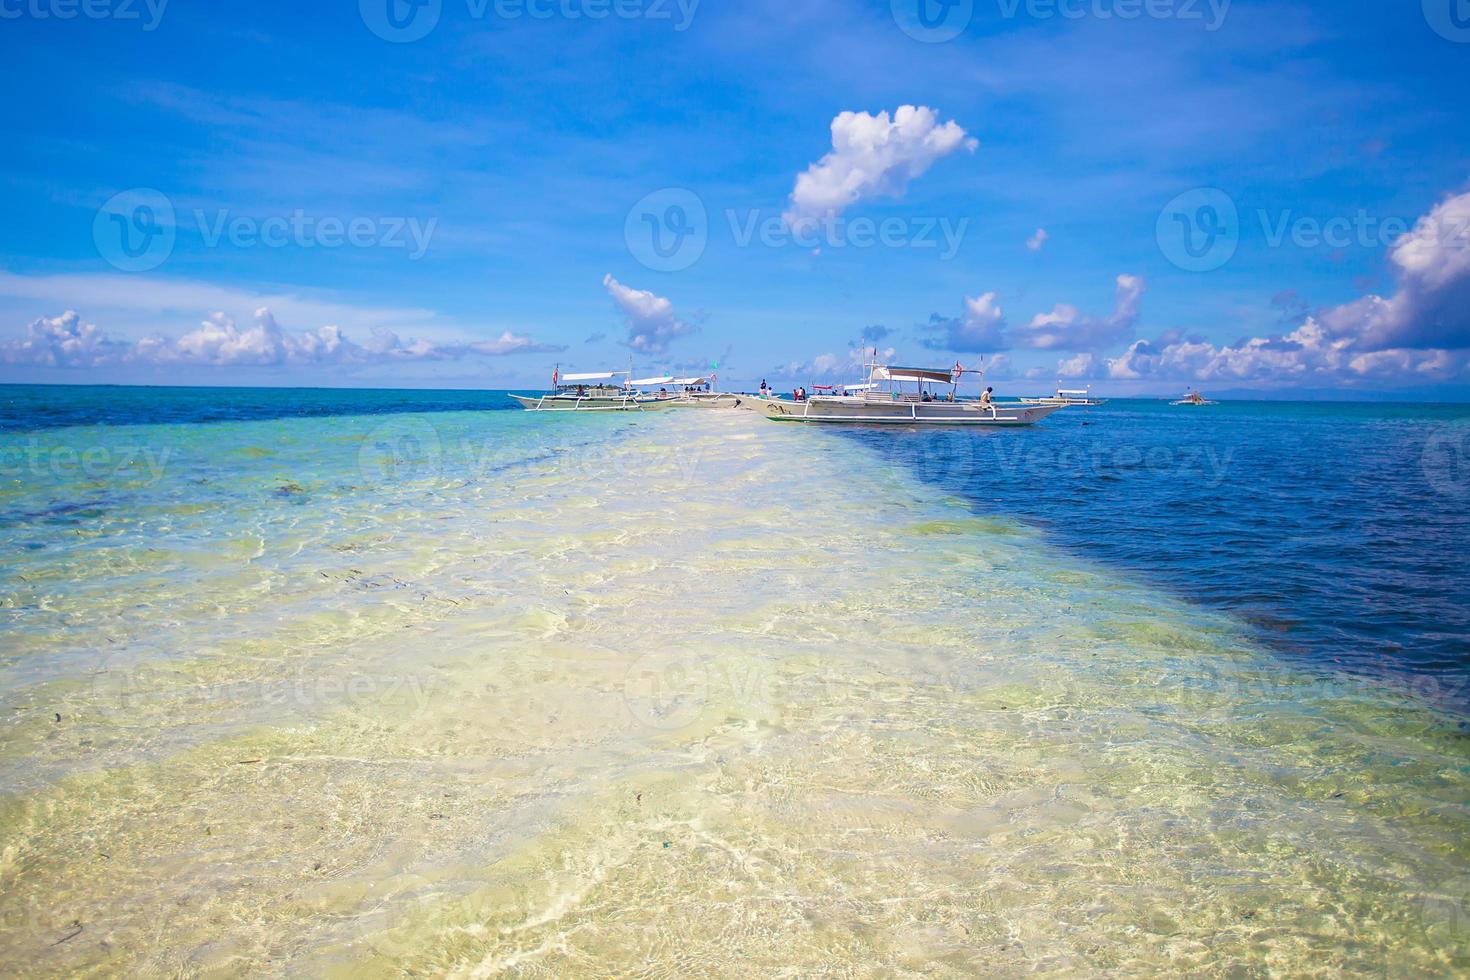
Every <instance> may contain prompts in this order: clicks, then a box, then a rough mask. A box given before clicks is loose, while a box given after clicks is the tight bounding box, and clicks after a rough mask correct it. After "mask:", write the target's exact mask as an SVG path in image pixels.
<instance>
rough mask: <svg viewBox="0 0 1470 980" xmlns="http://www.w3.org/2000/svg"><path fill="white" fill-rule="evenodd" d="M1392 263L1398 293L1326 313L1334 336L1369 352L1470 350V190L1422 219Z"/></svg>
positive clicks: (1390, 256) (1392, 253)
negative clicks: (1435, 349)
mask: <svg viewBox="0 0 1470 980" xmlns="http://www.w3.org/2000/svg"><path fill="white" fill-rule="evenodd" d="M1388 259H1389V262H1390V264H1391V265H1392V266H1393V267H1394V279H1395V281H1396V283H1397V285H1398V290H1397V291H1396V292H1395V293H1394V294H1393V295H1392V296H1389V297H1386V298H1385V297H1382V296H1374V295H1369V296H1364V297H1362V298H1361V299H1358V300H1354V301H1353V302H1351V303H1345V304H1343V305H1342V306H1337V307H1333V308H1331V309H1328V310H1323V311H1322V312H1321V313H1319V314H1318V319H1319V320H1320V321H1321V323H1322V325H1323V326H1324V327H1325V328H1326V330H1327V331H1328V333H1330V334H1331V335H1332V336H1334V337H1347V338H1350V339H1351V340H1352V343H1353V346H1354V347H1356V348H1358V349H1360V350H1364V351H1380V350H1388V349H1392V348H1398V347H1403V348H1416V349H1427V348H1434V347H1439V348H1448V349H1451V350H1456V349H1461V348H1466V347H1470V191H1467V192H1465V193H1462V194H1459V195H1455V196H1453V197H1448V198H1446V199H1445V200H1443V201H1441V202H1440V203H1439V204H1437V205H1436V206H1435V207H1434V208H1433V209H1431V210H1430V212H1429V213H1428V214H1426V215H1423V216H1421V217H1420V218H1419V220H1418V222H1417V223H1416V224H1415V225H1414V228H1413V229H1412V230H1411V231H1409V232H1406V233H1405V234H1404V235H1402V236H1400V237H1399V239H1398V241H1396V242H1394V244H1393V247H1392V248H1391V249H1390V250H1389V253H1388Z"/></svg>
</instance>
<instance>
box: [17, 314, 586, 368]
mask: <svg viewBox="0 0 1470 980" xmlns="http://www.w3.org/2000/svg"><path fill="white" fill-rule="evenodd" d="M561 350H565V348H564V347H558V346H556V345H553V344H539V343H536V342H535V341H533V340H531V338H529V337H524V336H520V335H518V334H514V333H511V332H510V331H508V330H507V331H504V332H502V333H501V335H500V336H499V337H497V338H495V339H494V340H484V341H467V342H463V343H431V342H429V341H424V340H408V341H405V340H403V339H401V338H400V337H399V336H398V335H397V334H396V333H394V332H393V331H391V330H388V329H386V328H376V329H374V330H373V331H372V333H371V336H369V337H368V338H367V340H366V341H365V342H363V343H361V344H359V343H356V342H354V341H353V340H351V339H349V338H348V337H347V336H346V334H344V333H343V332H342V330H341V329H340V328H339V327H336V326H323V327H319V328H317V329H316V330H307V331H299V332H298V331H289V330H285V329H283V328H282V327H281V325H280V324H278V323H277V322H276V318H275V316H274V315H272V313H271V311H270V310H269V309H267V308H265V307H262V308H261V309H258V310H256V311H255V318H254V323H252V324H251V325H249V326H247V327H243V328H242V327H239V326H237V325H236V323H235V320H234V319H233V318H232V317H229V316H226V315H225V314H224V313H211V314H210V315H209V316H208V317H206V318H205V319H204V321H203V322H202V323H200V325H199V326H198V327H197V328H196V329H194V330H191V331H189V332H188V333H185V334H183V335H181V336H178V337H173V338H170V337H165V336H162V335H157V334H155V335H152V336H148V337H143V338H142V339H139V340H122V339H115V338H112V337H109V336H108V334H107V333H106V332H105V331H104V330H102V329H101V328H99V327H97V326H96V325H94V324H91V323H86V322H84V321H83V320H82V318H81V316H80V315H79V314H78V313H76V312H75V311H71V310H68V311H67V312H65V313H63V314H61V315H60V316H56V317H43V318H41V319H38V320H35V321H33V322H32V323H31V324H30V326H29V327H27V328H26V335H25V337H24V338H22V339H20V340H10V341H3V342H0V364H10V365H18V366H29V367H49V368H93V367H105V366H110V365H138V366H145V367H146V366H155V367H156V366H165V365H175V364H178V365H202V366H209V367H301V366H310V365H318V366H319V365H368V364H381V363H390V362H401V361H434V360H457V359H459V358H462V357H468V356H472V355H479V356H483V357H501V356H504V355H507V354H536V353H549V352H554V351H561Z"/></svg>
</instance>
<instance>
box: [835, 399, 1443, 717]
mask: <svg viewBox="0 0 1470 980" xmlns="http://www.w3.org/2000/svg"><path fill="white" fill-rule="evenodd" d="M840 431H841V437H842V438H845V439H851V440H854V441H856V442H860V443H862V444H864V445H867V446H869V447H871V448H873V449H875V450H877V451H878V452H880V453H881V454H883V455H884V456H885V457H887V458H888V459H890V460H892V461H894V462H896V463H898V464H899V465H902V466H904V467H905V468H909V469H912V470H914V471H916V472H918V473H920V474H921V475H922V476H923V477H924V478H925V479H926V480H928V481H930V482H932V483H933V485H934V486H935V488H936V491H942V492H948V493H952V494H956V495H959V496H962V497H964V498H966V499H968V500H969V501H970V502H971V504H972V506H973V507H974V508H975V509H976V510H977V511H979V512H983V513H986V514H999V515H1006V516H1010V517H1014V518H1017V519H1020V520H1022V521H1025V522H1027V523H1029V524H1032V525H1035V526H1038V527H1040V528H1042V529H1044V531H1045V532H1046V533H1047V535H1048V537H1049V538H1050V539H1051V540H1052V541H1053V542H1055V543H1056V544H1058V545H1060V546H1062V547H1063V548H1065V549H1068V550H1070V551H1072V552H1073V553H1075V554H1077V555H1078V556H1080V557H1085V558H1086V559H1088V560H1089V561H1093V562H1099V563H1102V564H1104V565H1108V566H1113V567H1117V568H1121V569H1124V570H1126V571H1127V572H1128V573H1129V574H1130V575H1131V576H1133V577H1135V578H1144V579H1147V580H1149V581H1150V582H1152V583H1154V584H1156V585H1158V586H1160V587H1161V588H1163V589H1165V590H1167V591H1170V592H1172V593H1174V594H1176V595H1180V596H1183V597H1185V598H1187V599H1190V600H1192V601H1196V602H1200V603H1204V604H1207V605H1209V606H1212V607H1214V608H1217V609H1222V610H1225V611H1227V612H1228V613H1230V614H1232V615H1233V616H1235V617H1237V618H1239V619H1241V620H1244V621H1246V622H1248V623H1250V624H1251V625H1252V626H1253V627H1254V628H1255V629H1256V631H1257V633H1258V635H1259V637H1260V638H1261V639H1262V640H1263V641H1264V642H1266V643H1267V644H1269V645H1270V646H1271V647H1272V648H1273V649H1275V650H1278V651H1280V652H1281V653H1282V654H1283V655H1284V656H1289V657H1302V658H1305V659H1308V660H1311V661H1314V662H1318V663H1324V664H1333V665H1336V666H1339V667H1342V668H1345V669H1349V670H1354V671H1367V672H1372V673H1375V674H1384V673H1387V674H1393V675H1399V676H1404V675H1408V676H1410V677H1415V678H1417V680H1416V683H1418V685H1419V686H1420V687H1421V688H1422V689H1424V690H1425V691H1426V693H1433V694H1436V695H1438V696H1440V697H1443V698H1445V699H1447V700H1449V701H1453V702H1459V703H1461V704H1464V703H1465V702H1466V701H1467V694H1470V406H1466V405H1394V404H1364V403H1347V404H1344V403H1325V402H1312V403H1305V402H1235V403H1222V404H1219V405H1215V406H1207V407H1201V408H1195V407H1183V406H1179V407H1176V406H1171V405H1169V404H1168V403H1167V402H1163V401H1142V400H1116V401H1112V402H1110V403H1109V404H1107V405H1105V406H1102V407H1099V408H1092V409H1080V408H1069V409H1065V410H1063V411H1061V412H1059V413H1057V414H1055V415H1053V416H1052V417H1050V418H1049V419H1047V420H1046V421H1044V422H1043V423H1041V424H1039V425H1037V426H1034V427H1032V428H1030V429H1026V430H1012V431H994V432H968V431H955V430H940V429H932V430H906V431H876V430H874V429H872V428H867V427H844V428H843V429H841V430H840Z"/></svg>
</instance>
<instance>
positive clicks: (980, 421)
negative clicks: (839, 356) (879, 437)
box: [741, 364, 1063, 427]
mask: <svg viewBox="0 0 1470 980" xmlns="http://www.w3.org/2000/svg"><path fill="white" fill-rule="evenodd" d="M964 374H978V375H982V377H983V372H981V371H966V370H964V369H963V368H961V367H960V366H959V365H955V369H954V370H952V371H951V370H945V369H943V368H912V367H893V366H889V365H883V364H871V365H868V380H867V381H865V382H863V383H862V384H855V385H844V386H840V387H839V388H837V389H835V390H834V393H833V394H816V395H811V396H809V397H806V398H802V399H800V400H798V399H795V398H750V399H745V400H743V401H742V402H741V407H748V408H750V409H752V410H754V411H757V412H760V413H762V414H763V415H765V416H766V418H769V419H774V420H776V421H778V422H872V423H878V424H888V425H986V426H1002V427H1006V426H1019V425H1031V424H1032V423H1034V422H1040V421H1041V420H1042V419H1044V418H1046V417H1047V416H1048V415H1050V414H1051V413H1053V412H1056V411H1060V410H1061V408H1062V407H1063V406H1061V405H1022V404H1018V403H1014V402H1011V403H1002V402H992V403H990V404H984V403H982V402H981V401H980V400H979V399H975V398H960V397H959V394H958V388H959V382H960V376H961V375H964ZM910 384H912V385H913V388H912V389H908V388H906V387H905V386H906V385H910ZM936 385H948V386H949V391H948V392H940V393H937V394H936V393H935V391H934V386H936Z"/></svg>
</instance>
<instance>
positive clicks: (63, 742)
mask: <svg viewBox="0 0 1470 980" xmlns="http://www.w3.org/2000/svg"><path fill="white" fill-rule="evenodd" d="M99 397H100V396H99ZM159 397H166V395H165V396H159ZM190 397H193V396H190ZM281 397H286V395H284V394H283V395H282V396H281ZM376 410H377V409H370V411H376ZM170 411H172V412H173V414H172V415H170V416H167V417H169V418H171V419H173V420H174V421H172V422H169V423H165V424H148V425H120V424H116V421H117V420H116V419H115V418H114V419H113V420H111V421H110V422H109V423H108V424H96V423H97V417H96V416H91V417H90V419H89V420H88V419H84V418H83V417H82V416H79V417H78V418H77V419H76V421H84V420H85V421H86V424H69V425H51V426H49V427H46V428H36V429H30V430H26V429H12V430H11V431H10V432H8V433H6V434H4V435H0V447H4V448H5V450H6V451H7V452H10V453H11V455H8V456H6V457H5V459H6V460H8V461H16V460H21V459H24V462H23V463H21V464H19V465H21V466H22V467H23V468H22V470H21V472H19V473H16V472H13V468H12V470H7V472H6V473H5V475H4V482H3V497H0V512H3V514H4V515H5V518H4V522H3V524H0V539H3V546H4V550H3V552H0V554H3V556H4V557H3V568H0V574H3V576H4V583H5V592H4V599H3V604H0V623H3V630H4V634H3V635H4V638H5V642H4V647H3V653H0V656H3V661H0V663H3V673H0V711H3V714H0V719H3V723H0V789H3V791H4V798H3V803H0V835H3V844H0V961H3V962H6V963H9V964H14V965H15V967H16V968H17V969H19V970H21V971H22V972H26V973H74V972H94V973H104V972H106V973H111V972H116V971H119V970H124V969H141V970H145V971H148V972H170V973H195V972H209V971H222V972H229V973H244V972H249V973H267V974H280V973H308V974H317V973H333V972H340V973H354V974H357V973H363V972H366V973H368V974H370V975H371V974H380V975H399V974H401V973H402V972H405V971H412V972H419V973H423V972H432V973H442V972H450V973H457V974H474V975H489V974H493V973H495V972H499V971H505V970H516V971H519V972H524V973H531V974H538V975H539V974H544V975H564V974H600V975H605V974H607V973H615V972H628V973H632V972H643V973H650V974H659V975H664V974H668V975H673V974H678V975H688V974H698V973H714V972H720V973H742V974H751V975H768V974H770V973H772V972H774V971H776V970H778V969H780V968H783V967H788V968H792V969H795V970H797V971H799V972H803V973H807V972H819V971H826V972H837V973H843V972H872V973H893V972H923V971H928V972H940V973H946V974H958V973H967V974H968V973H974V972H977V971H979V972H985V973H991V974H993V973H1014V972H1020V971H1022V970H1025V969H1029V968H1034V967H1037V966H1040V967H1042V968H1046V969H1050V970H1055V971H1060V972H1066V973H1095V972H1098V971H1104V970H1106V971H1117V972H1123V971H1127V972H1148V971H1175V972H1177V971H1189V970H1204V969H1209V970H1211V971H1216V970H1219V971H1221V972H1223V971H1224V970H1227V969H1231V968H1234V969H1236V970H1239V971H1243V972H1265V971H1268V970H1269V971H1272V972H1278V973H1314V972H1315V973H1336V972H1340V971H1343V970H1347V969H1353V970H1372V971H1376V972H1380V973H1381V972H1388V973H1390V974H1393V975H1401V974H1409V973H1421V972H1427V973H1439V974H1452V973H1456V972H1462V971H1463V970H1464V969H1465V968H1466V967H1467V966H1470V833H1467V831H1470V812H1467V803H1470V792H1467V786H1470V766H1467V762H1470V739H1467V738H1466V735H1465V730H1464V727H1463V726H1462V725H1461V724H1460V720H1459V716H1458V715H1456V714H1455V713H1453V712H1450V711H1447V710H1445V709H1444V707H1443V706H1442V705H1441V704H1440V703H1439V699H1438V698H1435V697H1426V696H1424V693H1425V692H1421V691H1417V690H1416V689H1414V688H1413V687H1412V686H1406V685H1402V684H1395V683H1391V682H1389V681H1387V680H1379V679H1374V678H1369V677H1365V676H1364V675H1363V674H1362V673H1361V672H1357V673H1347V672H1342V671H1340V670H1339V669H1337V665H1336V664H1333V663H1330V662H1328V661H1325V660H1314V659H1312V658H1311V657H1304V656H1289V657H1283V656H1282V655H1281V653H1280V652H1279V651H1278V650H1276V649H1273V648H1272V647H1271V646H1269V645H1266V644H1263V643H1262V642H1261V637H1260V631H1259V628H1258V626H1257V625H1256V624H1253V623H1251V622H1248V621H1245V620H1243V619H1241V618H1239V617H1237V616H1232V615H1228V614H1226V613H1223V612H1220V611H1215V610H1212V609H1210V608H1208V607H1207V606H1206V605H1204V604H1201V603H1191V602H1188V601H1186V600H1185V599H1184V598H1181V596H1182V595H1183V594H1184V593H1183V592H1181V591H1178V590H1166V589H1161V588H1159V587H1157V586H1156V585H1155V584H1154V583H1153V582H1151V581H1149V576H1147V575H1141V574H1140V575H1135V574H1132V573H1131V572H1128V571H1127V568H1128V565H1129V563H1130V562H1132V561H1135V559H1129V561H1128V562H1124V561H1118V562H1117V563H1116V564H1112V563H1109V562H1108V561H1106V560H1107V559H1109V557H1110V556H1108V555H1106V554H1101V553H1100V554H1098V555H1089V554H1087V553H1086V552H1085V549H1084V547H1083V545H1084V544H1085V541H1082V540H1081V539H1077V538H1074V539H1066V538H1064V537H1063V534H1062V532H1061V530H1059V528H1060V523H1061V522H1060V521H1053V522H1049V523H1048V525H1047V526H1046V527H1044V528H1040V529H1039V528H1038V527H1037V526H1034V524H1033V523H1028V522H1027V521H1024V520H1021V519H1019V518H1020V516H1021V515H1019V514H1018V512H1017V510H1016V509H1015V508H1014V507H1000V506H995V507H990V506H986V504H985V500H984V498H983V497H982V496H981V495H978V494H970V495H967V496H961V495H958V494H951V493H950V492H948V491H947V490H946V489H945V486H944V485H942V484H939V483H936V482H934V474H932V473H929V474H927V475H918V474H916V473H915V470H914V467H913V466H912V465H911V463H910V462H909V461H908V460H906V459H905V458H904V457H903V455H902V453H901V452H899V451H898V450H896V449H895V448H894V447H895V446H897V445H898V443H894V444H892V445H890V446H887V447H874V446H873V445H870V444H867V438H868V437H864V436H853V435H849V434H846V433H844V432H837V431H827V430H817V431H813V430H807V429H804V428H789V427H784V426H778V425H772V424H770V423H768V422H766V421H765V420H763V419H761V418H758V417H757V416H755V415H753V414H751V413H744V412H739V411H717V410H687V411H671V412H664V413H656V414H649V415H647V416H638V417H633V418H627V417H619V416H597V417H573V418H555V419H547V418H544V417H540V416H534V415H528V414H525V413H519V412H514V411H484V410H479V411H434V412H413V411H404V410H403V409H402V408H393V409H391V410H388V412H387V414H359V415H340V414H339V415H326V414H324V415H320V416H314V417H305V418H303V417H293V416H291V415H289V414H287V413H285V412H278V413H276V414H275V415H274V416H272V415H270V414H268V413H261V415H260V416H256V417H250V418H247V419H244V420H237V421H217V422H211V423H208V424H201V423H198V422H194V421H188V420H187V419H188V417H189V416H188V413H187V412H185V411H183V410H182V409H180V408H179V407H178V406H174V407H173V408H172V409H170ZM1073 418H1074V416H1072V415H1070V414H1069V413H1064V414H1063V416H1060V417H1058V418H1057V419H1055V420H1054V421H1057V422H1061V423H1064V424H1065V425H1072V424H1073ZM1097 421H1098V426H1099V427H1100V426H1101V424H1102V420H1101V418H1100V417H1098V419H1097ZM1049 424H1050V423H1049ZM1054 428H1055V429H1056V430H1057V433H1058V434H1060V433H1061V432H1062V431H1063V429H1062V426H1055V427H1054ZM1079 428H1084V427H1081V426H1079ZM1085 428H1088V429H1092V428H1094V427H1085ZM1049 432H1050V429H1048V428H1047V427H1045V426H1043V427H1038V428H1035V429H1032V430H1028V431H1025V432H1012V433H997V434H996V435H998V436H1004V437H1006V438H1009V439H1012V440H1013V443H1011V444H1010V447H1011V450H1012V451H1014V449H1015V447H1017V446H1023V447H1024V446H1029V445H1030V444H1031V443H1032V442H1033V441H1036V440H1048V439H1054V438H1057V437H1058V436H1057V435H1051V434H1048V433H1049ZM971 435H975V436H980V437H981V438H986V437H984V436H982V435H981V434H971ZM1099 438H1103V436H1102V435H1101V434H1099ZM998 445H999V444H997V446H998ZM968 448H969V449H970V450H973V449H974V447H973V446H972V447H968ZM18 449H24V455H23V456H19V455H15V452H16V451H17V450H18ZM33 460H34V461H38V462H36V463H35V464H34V465H33V464H32V462H31V461H33ZM947 465H950V466H951V467H952V469H953V472H954V473H956V474H959V473H960V470H961V465H960V464H956V463H951V464H947ZM953 480H954V481H956V482H955V488H956V489H959V488H960V486H959V484H960V482H961V477H960V476H958V475H956V476H954V477H953ZM1015 482H1017V483H1022V482H1024V481H1022V480H1017V481H1015ZM1236 482H1244V479H1243V478H1242V479H1240V480H1237V481H1236ZM1104 493H1106V491H1104ZM1089 500H1090V503H1089V506H1092V507H1097V506H1103V507H1107V508H1116V507H1117V506H1118V505H1117V504H1116V503H1107V504H1102V505H1099V504H1098V503H1097V498H1096V497H1092V498H1089ZM1058 506H1059V507H1060V505H1058ZM1058 512H1059V511H1058ZM1027 516H1030V515H1027ZM1059 545H1065V547H1059ZM57 716H60V720H57Z"/></svg>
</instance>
